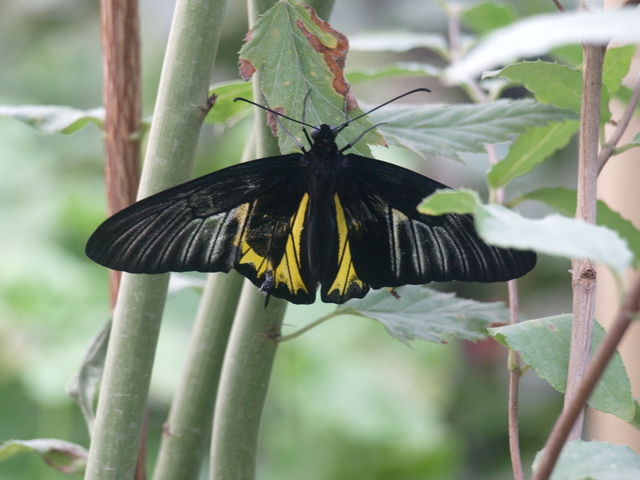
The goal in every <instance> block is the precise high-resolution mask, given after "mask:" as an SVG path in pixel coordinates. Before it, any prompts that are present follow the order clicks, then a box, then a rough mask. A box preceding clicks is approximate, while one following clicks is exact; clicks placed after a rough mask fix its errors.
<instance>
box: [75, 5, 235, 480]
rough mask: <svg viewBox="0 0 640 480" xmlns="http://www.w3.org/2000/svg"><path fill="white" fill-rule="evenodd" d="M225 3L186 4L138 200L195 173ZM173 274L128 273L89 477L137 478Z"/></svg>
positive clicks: (180, 8)
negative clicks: (167, 290) (138, 454)
mask: <svg viewBox="0 0 640 480" xmlns="http://www.w3.org/2000/svg"><path fill="white" fill-rule="evenodd" d="M224 7H225V2H224V1H223V0H178V3H177V4H176V11H175V15H174V19H173V24H172V27H171V33H170V36H169V42H168V47H167V53H166V56H165V62H164V65H163V69H162V75H161V80H160V87H159V91H158V102H157V105H156V109H155V113H154V120H153V124H152V126H151V131H150V133H149V144H148V147H147V153H146V157H145V164H144V170H143V172H142V179H141V183H140V190H139V192H138V197H139V198H143V197H146V196H148V195H150V194H153V193H156V192H158V191H160V190H164V189H166V188H168V187H170V186H172V185H175V184H176V183H179V182H181V181H184V180H186V179H187V178H188V177H189V175H190V172H191V167H192V164H193V158H194V155H195V149H196V145H197V140H198V134H199V131H200V126H201V125H202V121H203V120H204V116H205V112H204V111H203V110H201V109H200V108H198V105H200V106H202V105H205V104H206V102H207V97H208V87H209V81H210V78H211V71H212V68H213V64H214V61H215V54H216V50H217V45H218V39H219V36H220V26H221V23H222V17H223V15H224ZM168 279H169V277H168V275H128V274H125V275H123V278H122V283H121V286H120V293H119V297H120V298H119V299H118V303H117V305H116V309H115V313H114V319H113V328H112V331H111V337H110V343H109V351H108V353H107V359H106V364H105V372H104V378H103V381H102V387H101V390H100V398H99V401H98V409H97V416H96V422H95V426H94V433H93V439H92V444H91V450H90V452H89V460H88V465H87V470H86V474H85V479H87V480H106V479H109V480H129V479H131V478H133V475H134V469H135V463H136V450H137V446H138V443H139V442H140V434H141V431H142V423H143V418H144V410H145V406H146V400H147V395H148V390H149V380H150V377H151V370H152V367H153V358H154V355H155V350H156V344H157V338H158V331H159V326H160V320H161V317H162V311H163V308H164V302H165V298H166V288H167V283H168Z"/></svg>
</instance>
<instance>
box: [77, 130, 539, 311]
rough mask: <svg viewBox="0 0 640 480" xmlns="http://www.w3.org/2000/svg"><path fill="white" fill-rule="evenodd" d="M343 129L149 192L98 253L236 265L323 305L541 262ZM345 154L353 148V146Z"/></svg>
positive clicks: (516, 270)
mask: <svg viewBox="0 0 640 480" xmlns="http://www.w3.org/2000/svg"><path fill="white" fill-rule="evenodd" d="M337 131H338V129H337V128H335V127H330V126H328V125H321V126H320V127H317V128H315V129H314V130H313V131H312V133H311V137H312V140H310V141H311V148H310V149H309V150H308V151H306V150H303V152H301V153H293V154H287V155H281V156H276V157H269V158H263V159H260V160H254V161H251V162H246V163H243V164H239V165H234V166H232V167H228V168H225V169H223V170H220V171H218V172H214V173H211V174H209V175H205V176H204V177H200V178H197V179H194V180H191V181H189V182H186V183H184V184H182V185H178V186H176V187H173V188H171V189H168V190H166V191H164V192H160V193H158V194H156V195H153V196H151V197H148V198H146V199H143V200H141V201H140V202H137V203H135V204H133V205H131V206H130V207H128V208H126V209H124V210H122V211H121V212H118V213H117V214H115V215H114V216H112V217H111V218H109V219H107V220H106V221H105V222H104V223H103V224H102V225H101V226H100V227H99V228H98V230H96V232H95V233H94V234H93V235H92V237H91V238H90V239H89V242H88V244H87V250H86V251H87V255H88V256H89V257H90V258H92V259H93V260H94V261H96V262H98V263H100V264H102V265H104V266H107V267H109V268H112V269H115V270H123V271H126V272H130V273H151V274H153V273H165V272H169V271H176V272H179V271H193V270H195V271H201V272H217V271H221V272H228V271H229V270H230V269H231V268H235V269H236V270H237V271H238V272H240V273H241V274H242V275H244V276H245V277H247V278H248V279H249V280H251V281H252V282H253V283H254V284H255V285H256V286H258V287H259V288H260V290H261V291H262V292H263V293H264V294H265V295H267V298H268V296H269V295H273V296H275V297H279V298H284V299H286V300H288V301H290V302H292V303H301V304H306V303H313V301H314V300H315V296H316V290H317V289H318V287H319V288H320V294H321V298H322V300H323V301H325V302H331V303H344V302H345V301H346V300H348V299H350V298H362V297H363V296H364V295H365V294H366V293H367V292H368V291H369V289H370V288H382V287H397V286H401V285H405V284H424V283H428V282H431V281H450V280H462V281H479V282H496V281H505V280H509V279H512V278H516V277H519V276H521V275H524V274H525V273H527V272H528V271H529V270H531V269H532V268H533V266H534V265H535V262H536V256H535V253H533V252H522V251H517V250H511V249H502V248H498V247H492V246H489V245H487V244H486V243H484V242H483V241H482V240H481V239H480V237H479V236H478V234H477V232H476V230H475V226H474V223H473V218H472V217H471V216H470V215H457V214H446V215H441V216H428V215H423V214H421V213H419V212H418V211H417V209H416V207H417V205H418V204H419V203H420V201H421V200H422V199H423V198H425V197H427V196H428V195H430V194H431V193H433V192H434V191H435V190H437V189H442V188H448V187H446V186H445V185H442V184H440V183H438V182H436V181H434V180H431V179H429V178H427V177H424V176H422V175H420V174H418V173H415V172H412V171H410V170H407V169H404V168H402V167H399V166H396V165H392V164H389V163H386V162H381V161H379V160H375V159H372V158H367V157H362V156H360V155H354V154H346V155H345V154H343V153H342V150H340V149H339V148H338V146H337V145H336V142H335V138H336V135H337ZM343 150H344V149H343Z"/></svg>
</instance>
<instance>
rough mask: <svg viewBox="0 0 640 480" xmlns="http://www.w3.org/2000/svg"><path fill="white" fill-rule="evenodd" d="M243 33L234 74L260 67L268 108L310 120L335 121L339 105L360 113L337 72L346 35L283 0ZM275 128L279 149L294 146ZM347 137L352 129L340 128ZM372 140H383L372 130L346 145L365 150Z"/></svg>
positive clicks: (342, 139)
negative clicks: (246, 33) (246, 37)
mask: <svg viewBox="0 0 640 480" xmlns="http://www.w3.org/2000/svg"><path fill="white" fill-rule="evenodd" d="M248 38H249V39H248V40H247V42H246V43H245V44H244V46H243V47H242V49H241V50H240V74H241V76H242V78H243V79H244V80H249V78H251V76H252V75H253V73H254V72H255V71H256V70H259V71H260V74H261V85H262V89H263V93H264V94H265V95H266V100H267V102H268V103H269V107H270V108H272V109H274V110H278V111H279V112H280V113H283V114H284V115H287V116H289V117H291V118H294V119H301V118H302V117H303V116H304V118H305V122H306V123H308V124H311V125H320V124H323V123H326V124H328V125H340V124H341V123H343V122H344V112H343V107H344V106H346V107H347V109H348V110H350V111H351V116H352V118H353V117H355V116H358V115H360V114H362V113H363V112H362V110H360V109H359V108H357V102H356V101H355V98H354V97H353V95H352V94H351V92H350V90H349V85H348V83H347V81H346V79H345V78H344V74H343V68H344V61H345V56H346V54H347V50H348V46H349V43H348V41H347V38H346V37H345V36H344V35H342V34H341V33H339V32H337V31H335V30H334V29H332V28H331V26H330V25H329V24H328V23H326V22H324V21H322V20H320V19H319V18H318V17H317V16H316V14H315V12H314V11H313V9H311V8H310V7H306V6H305V5H302V4H299V3H292V2H289V1H288V0H281V1H279V2H276V4H275V5H274V6H273V7H272V8H270V9H269V10H268V11H267V12H266V13H265V14H264V15H262V16H261V17H260V18H259V19H258V21H257V22H256V24H255V25H254V28H253V30H252V31H251V33H250V35H249V36H248ZM307 94H308V97H307ZM305 98H307V101H306V105H305V104H304V102H305ZM345 98H346V105H345ZM303 110H305V111H304V112H303ZM281 121H282V123H283V124H284V126H285V128H287V130H289V132H291V134H292V135H293V136H294V137H296V139H297V140H298V142H300V143H306V138H304V136H303V135H302V131H301V129H300V125H298V124H296V123H293V122H290V121H289V120H286V119H281ZM275 125H277V124H276V123H274V127H275ZM351 125H353V126H354V127H356V126H357V127H356V128H357V129H358V130H359V131H360V132H363V131H365V130H367V129H369V128H371V127H372V126H373V124H372V123H371V122H370V121H369V120H368V119H366V118H361V119H360V120H357V121H355V122H353V123H352V124H351ZM272 129H273V128H272ZM277 131H278V140H279V146H280V150H281V151H282V152H283V153H290V152H299V151H300V149H299V147H298V146H297V145H296V143H295V142H294V141H293V140H292V139H291V138H290V137H289V136H288V135H287V133H286V132H284V131H283V129H282V128H277ZM351 140H353V135H352V134H348V135H347V136H345V132H344V131H343V132H342V133H341V134H340V135H338V141H339V144H340V143H341V144H347V143H349V141H351ZM372 143H377V144H382V143H383V140H382V137H381V136H380V134H378V133H376V132H374V131H371V132H369V133H367V134H366V135H365V137H364V138H363V141H361V142H359V143H358V145H357V147H354V148H353V149H352V151H354V152H356V153H359V154H361V155H366V156H371V154H370V151H369V148H368V146H367V144H372Z"/></svg>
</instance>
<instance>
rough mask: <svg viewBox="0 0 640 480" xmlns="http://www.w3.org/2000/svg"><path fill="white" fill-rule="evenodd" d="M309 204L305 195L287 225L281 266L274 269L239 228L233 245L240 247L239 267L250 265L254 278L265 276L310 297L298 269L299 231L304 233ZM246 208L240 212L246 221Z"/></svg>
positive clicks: (271, 261)
mask: <svg viewBox="0 0 640 480" xmlns="http://www.w3.org/2000/svg"><path fill="white" fill-rule="evenodd" d="M308 203H309V195H308V194H306V193H305V194H304V197H302V200H301V201H300V206H299V207H298V211H297V212H296V213H295V214H294V215H293V216H292V217H291V220H290V221H289V227H290V228H289V234H288V235H287V243H286V245H285V249H284V255H282V259H281V260H280V263H279V264H278V265H277V266H276V267H275V268H274V267H273V259H270V258H266V257H263V256H261V255H259V254H258V253H256V251H255V250H254V249H253V248H251V246H250V245H249V243H248V242H247V241H246V238H245V237H246V230H245V229H244V228H240V229H239V231H238V234H237V235H236V238H234V240H233V243H234V244H235V245H238V246H239V247H240V251H241V257H240V260H239V261H238V263H244V264H251V265H253V267H254V268H255V269H256V276H257V277H261V276H263V275H265V274H267V273H272V274H273V276H274V281H275V285H276V286H277V285H278V284H282V283H283V284H285V285H286V287H287V289H288V290H289V291H290V292H291V293H293V294H295V293H296V292H297V291H298V290H302V291H304V292H305V293H309V291H308V289H307V286H306V285H305V284H304V281H303V279H302V275H301V274H300V268H301V261H300V259H301V254H300V253H301V252H300V251H301V239H302V230H303V229H304V218H305V214H306V211H307V205H308ZM248 205H249V204H246V205H242V206H241V207H239V208H243V211H239V212H238V213H240V215H241V216H242V214H244V216H245V217H246V215H247V213H248Z"/></svg>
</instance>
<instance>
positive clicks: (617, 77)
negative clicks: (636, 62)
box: [602, 45, 636, 96]
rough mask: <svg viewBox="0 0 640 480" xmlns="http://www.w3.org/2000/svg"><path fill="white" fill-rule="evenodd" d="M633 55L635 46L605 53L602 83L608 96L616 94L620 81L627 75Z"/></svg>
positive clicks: (609, 50) (615, 48)
mask: <svg viewBox="0 0 640 480" xmlns="http://www.w3.org/2000/svg"><path fill="white" fill-rule="evenodd" d="M635 53H636V46H635V45H625V46H624V47H614V48H609V49H608V50H607V52H606V53H605V56H604V65H603V66H602V83H604V85H605V86H606V87H607V90H608V91H609V95H610V96H613V95H615V94H616V92H617V91H618V88H620V84H621V83H622V79H623V78H624V77H625V76H626V75H627V73H629V67H630V66H631V59H632V58H633V55H634V54H635Z"/></svg>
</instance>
